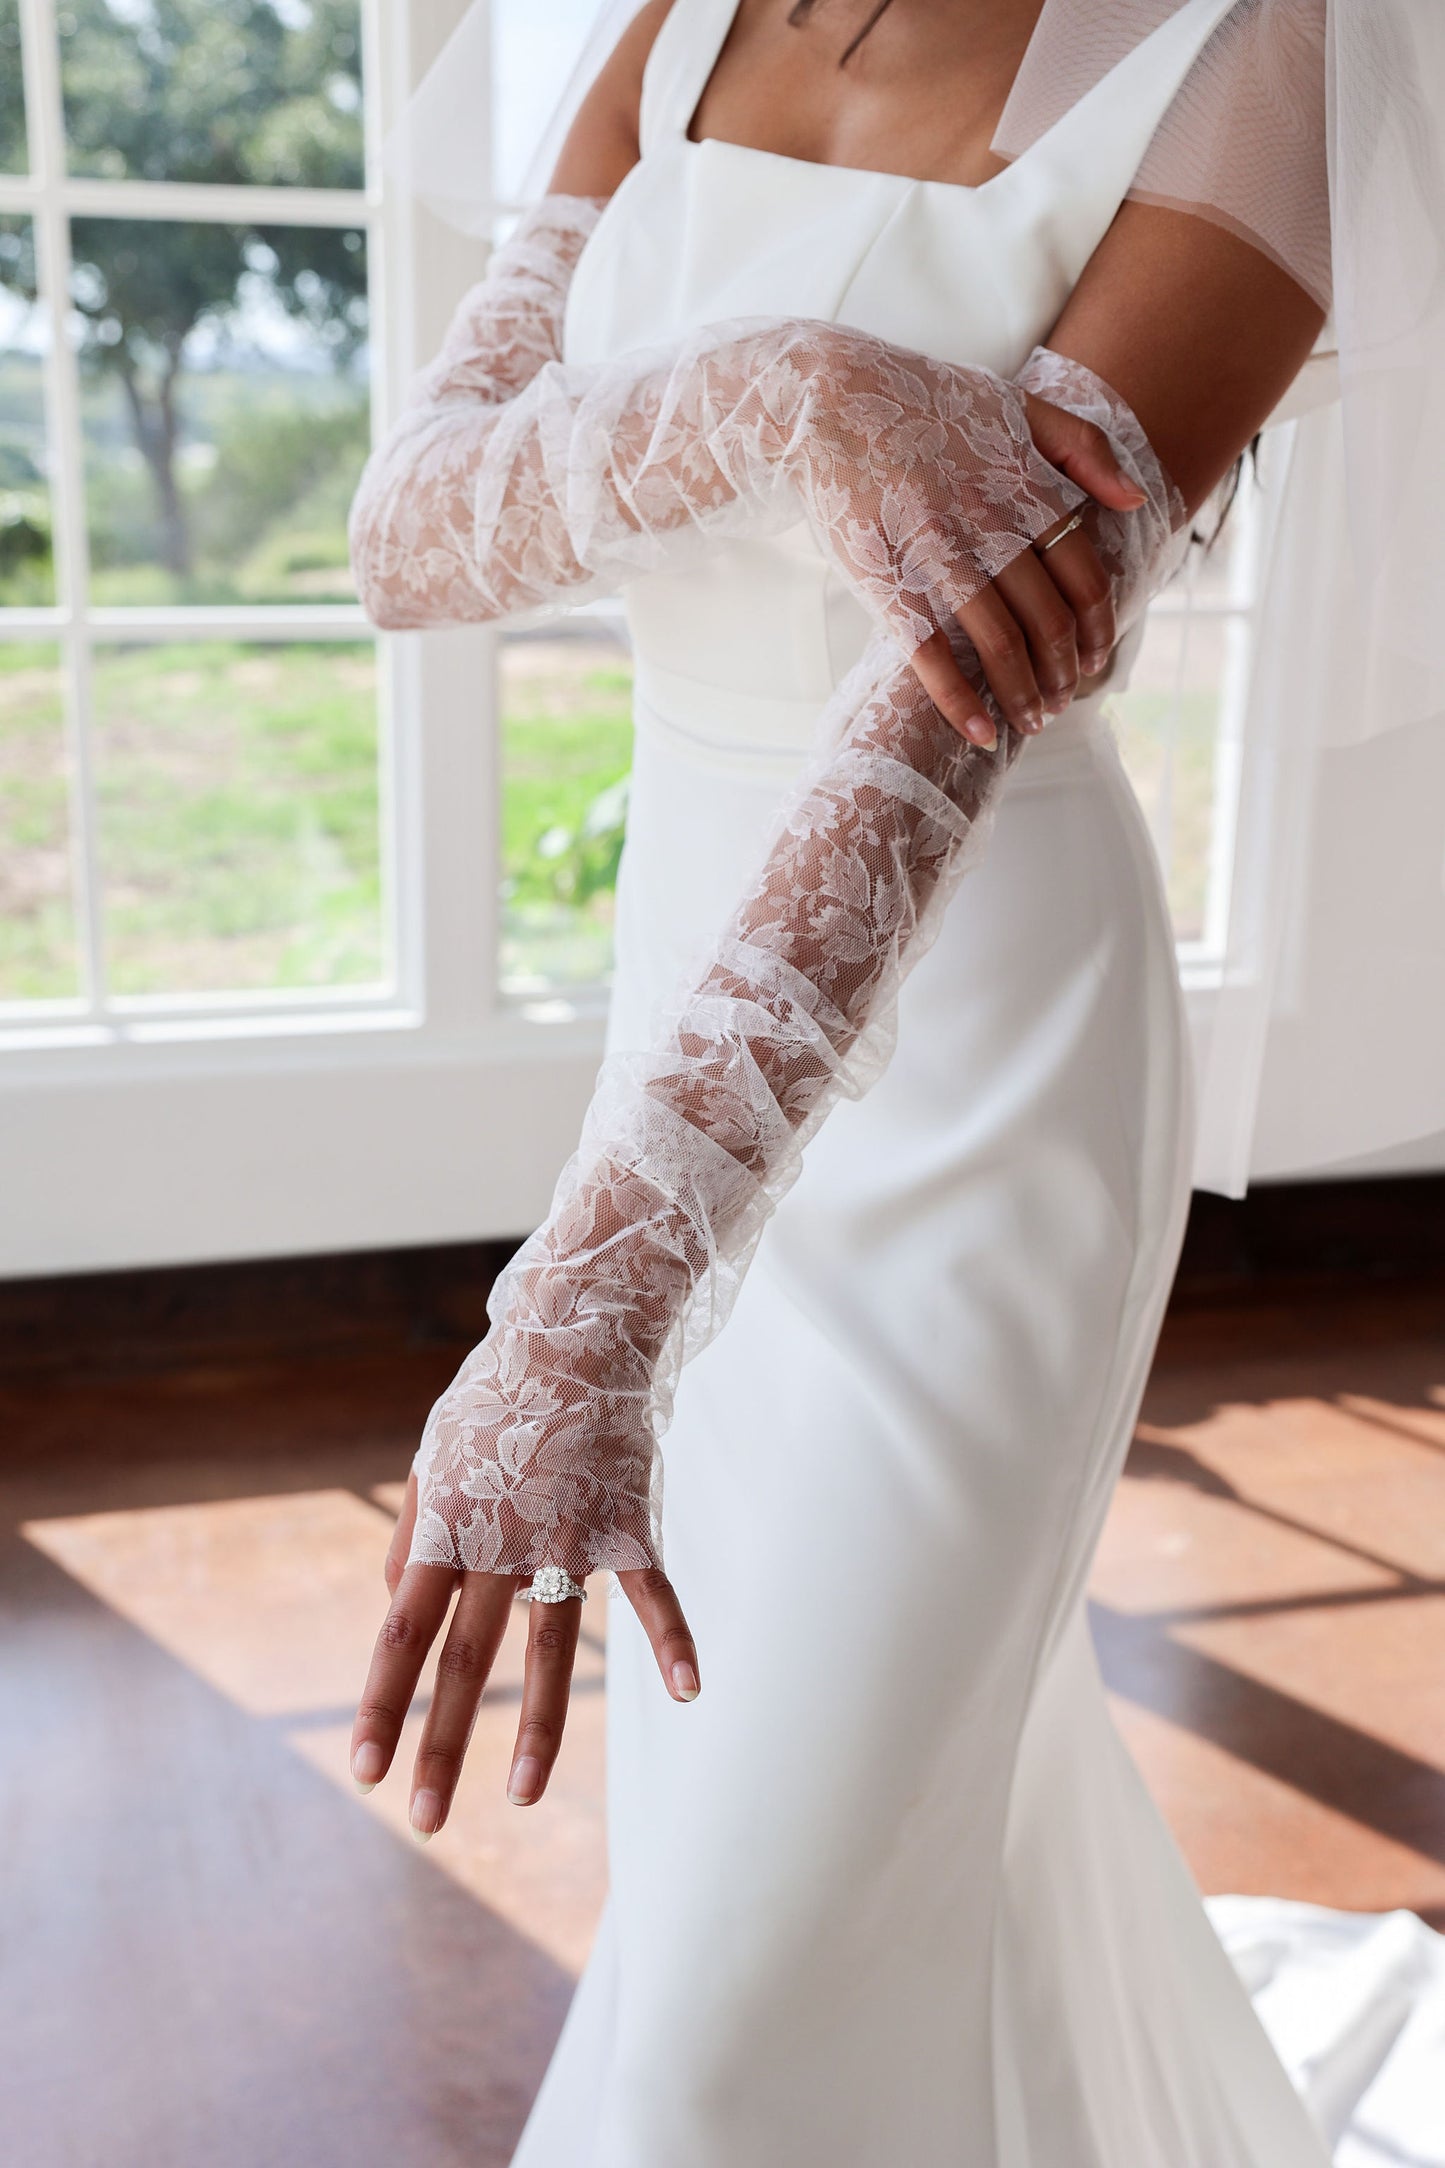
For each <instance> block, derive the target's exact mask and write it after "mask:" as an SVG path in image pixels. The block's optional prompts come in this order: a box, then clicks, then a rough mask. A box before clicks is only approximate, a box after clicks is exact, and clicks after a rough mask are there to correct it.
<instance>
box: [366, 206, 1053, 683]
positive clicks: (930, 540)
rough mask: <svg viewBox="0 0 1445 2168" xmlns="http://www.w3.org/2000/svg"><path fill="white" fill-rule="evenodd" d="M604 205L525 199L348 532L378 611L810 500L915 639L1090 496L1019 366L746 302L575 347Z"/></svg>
mask: <svg viewBox="0 0 1445 2168" xmlns="http://www.w3.org/2000/svg"><path fill="white" fill-rule="evenodd" d="M597 215H598V207H597V206H596V205H595V204H593V203H591V202H588V201H581V202H579V201H578V200H577V199H574V198H567V197H560V198H559V197H552V198H547V199H545V200H544V201H543V203H542V204H540V205H539V206H538V207H537V209H536V210H535V211H534V212H532V213H531V214H530V215H529V217H528V218H527V219H525V220H524V221H523V223H522V225H521V226H520V227H519V228H518V230H517V232H516V234H515V235H514V236H513V238H512V239H511V240H510V241H509V242H508V243H507V244H506V246H505V247H504V248H502V249H500V250H498V252H497V254H496V256H495V257H494V259H493V262H492V265H491V267H490V269H489V270H488V273H487V276H486V277H485V278H484V279H482V280H481V281H480V282H479V284H478V285H477V286H476V287H474V288H473V289H472V291H471V292H470V293H469V294H468V295H467V296H466V297H465V298H464V300H463V301H462V303H461V305H460V307H459V309H458V310H457V313H456V316H455V317H454V319H453V322H452V325H451V327H450V329H449V331H448V334H447V339H446V342H445V345H444V346H443V349H442V352H441V354H440V355H439V356H438V358H437V360H436V362H435V363H434V364H433V365H432V367H431V368H430V369H429V370H427V371H425V372H423V374H422V375H421V377H420V378H419V379H418V380H417V383H416V384H415V386H414V387H413V389H412V393H411V395H410V397H409V399H408V401H407V403H406V406H405V409H404V411H403V413H402V414H401V416H400V417H399V419H398V421H397V423H396V425H395V426H394V427H393V429H392V430H391V431H390V433H389V434H388V436H387V437H386V439H385V440H384V442H383V443H381V444H380V445H378V446H377V448H376V450H375V451H374V452H373V454H372V456H371V458H370V460H369V461H368V463H367V465H366V468H365V470H364V472H363V474H362V477H361V481H360V484H359V485H358V489H357V493H356V497H355V499H354V502H353V505H352V510H351V521H350V536H351V554H352V565H353V570H354V572H355V576H356V581H357V587H358V592H359V593H360V595H361V599H362V601H363V603H364V605H365V607H366V609H367V611H368V613H369V615H370V616H371V617H372V618H373V619H374V621H375V622H376V623H377V624H378V625H381V626H384V627H389V628H405V627H408V626H419V625H435V624H445V623H455V622H459V621H465V620H486V619H493V618H499V617H505V616H508V615H512V614H515V613H517V612H520V611H525V610H533V609H537V608H540V607H543V606H546V605H551V604H557V603H562V602H575V601H577V600H579V599H581V598H582V597H583V596H585V595H586V594H588V593H592V592H598V591H601V590H603V589H607V588H612V587H615V586H616V585H618V584H619V583H620V582H621V581H623V580H626V579H627V578H629V577H631V576H635V575H636V574H638V573H642V572H647V571H653V570H656V569H658V568H659V567H661V566H663V565H667V564H672V563H676V562H677V559H678V553H679V552H680V551H682V550H685V549H688V548H692V547H697V546H700V545H701V546H706V544H707V543H708V541H709V539H711V538H717V537H721V536H726V535H732V534H742V533H746V534H757V533H760V532H768V531H777V530H779V529H782V528H785V527H789V526H792V525H795V524H796V523H797V521H798V520H799V519H800V518H804V519H807V520H808V521H809V522H810V524H811V526H812V528H813V530H814V532H815V534H816V535H817V537H818V540H819V543H820V546H821V547H822V548H823V549H824V550H825V551H826V552H827V553H828V554H829V555H830V556H831V557H832V558H833V561H834V562H835V563H836V564H837V566H838V568H839V570H840V572H841V573H842V574H843V576H844V578H845V579H847V581H848V582H849V584H850V585H851V586H852V588H853V589H854V591H855V593H857V594H858V595H859V596H860V597H861V598H862V600H863V601H864V603H865V604H866V605H867V606H868V607H869V609H870V610H871V611H872V613H873V615H874V618H875V620H876V621H877V623H878V625H879V626H880V628H882V629H883V630H886V631H888V632H890V633H892V635H893V636H894V638H895V639H896V640H897V641H898V642H899V644H900V645H901V646H902V647H903V648H904V649H905V651H911V650H912V649H914V648H916V647H918V646H919V645H921V643H922V642H923V641H924V640H926V639H928V638H929V637H930V635H931V634H932V633H933V632H934V631H935V630H937V629H939V628H940V627H942V628H944V629H946V628H947V626H948V624H949V623H950V622H951V621H952V615H953V612H954V611H955V610H956V609H958V608H959V607H960V606H961V605H962V604H963V603H965V602H967V601H968V600H969V599H970V597H971V596H973V595H975V594H976V593H977V592H978V591H979V589H980V588H982V587H984V586H986V585H987V584H988V582H989V581H990V580H992V579H994V578H996V576H997V575H998V573H1000V572H1001V571H1002V570H1003V569H1004V567H1005V566H1006V565H1007V564H1008V563H1009V562H1010V561H1011V560H1012V559H1013V558H1014V557H1016V556H1017V555H1018V554H1019V552H1020V551H1021V550H1023V549H1025V548H1027V547H1028V545H1029V544H1030V543H1031V542H1032V541H1034V540H1036V539H1037V538H1038V537H1039V536H1040V535H1042V534H1044V533H1045V532H1046V531H1047V530H1048V528H1049V527H1051V526H1052V525H1053V524H1054V523H1055V522H1056V521H1057V520H1058V519H1059V518H1060V517H1061V516H1062V514H1064V513H1065V512H1068V511H1071V510H1073V509H1074V508H1075V506H1077V505H1079V504H1080V503H1082V502H1083V499H1084V492H1083V491H1082V490H1081V489H1080V488H1078V487H1077V485H1076V484H1074V483H1073V482H1070V481H1068V480H1066V479H1065V477H1064V476H1062V475H1061V474H1060V473H1059V472H1058V470H1057V469H1056V468H1054V467H1052V466H1050V465H1049V463H1048V461H1047V460H1045V459H1044V458H1043V457H1042V456H1041V455H1040V454H1039V453H1038V452H1037V451H1036V450H1035V449H1034V445H1033V440H1032V437H1031V434H1030V431H1029V425H1028V418H1027V413H1026V410H1025V406H1024V402H1023V399H1022V397H1021V395H1020V393H1019V390H1018V388H1017V387H1016V386H1015V385H1013V384H1011V383H1007V382H1005V381H1004V380H1003V379H1001V378H1000V377H998V376H996V375H994V374H993V372H992V371H990V370H987V369H979V368H959V367H954V366H952V365H951V364H949V363H946V362H938V361H933V360H931V359H930V358H929V357H928V356H926V355H923V354H915V353H910V352H907V351H905V350H903V349H902V348H899V347H895V346H890V345H889V344H888V343H887V342H886V341H884V340H882V339H875V338H872V337H869V336H868V335H867V334H865V333H863V332H857V331H852V330H849V329H847V328H846V327H844V326H840V325H834V324H828V323H814V322H810V321H802V320H794V319H783V320H773V319H749V320H747V321H745V322H736V323H726V324H719V325H713V326H709V327H708V328H707V329H706V330H703V331H700V332H698V333H696V334H694V335H692V336H690V337H687V338H685V339H683V340H681V341H680V342H679V343H678V344H677V345H676V346H674V347H670V348H667V349H663V350H658V351H655V352H653V351H649V352H638V353H632V354H627V355H623V356H621V357H619V358H618V359H616V360H614V361H609V362H602V363H597V364H590V365H587V366H580V365H568V364H567V363H565V362H563V361H562V360H560V359H559V358H558V356H559V353H560V347H561V332H562V319H563V311H564V308H565V300H566V291H567V286H568V284H569V282H570V279H571V274H572V269H573V267H574V265H575V263H576V261H577V258H578V257H579V256H580V254H581V251H582V249H583V247H585V245H586V240H587V236H588V234H589V233H590V231H591V228H592V226H593V225H594V224H595V223H596V218H597Z"/></svg>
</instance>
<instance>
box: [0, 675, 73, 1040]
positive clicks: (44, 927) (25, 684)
mask: <svg viewBox="0 0 1445 2168" xmlns="http://www.w3.org/2000/svg"><path fill="white" fill-rule="evenodd" d="M68 835H69V806H68V788H67V780H66V759H65V736H64V714H63V709H62V704H61V680H60V669H59V658H58V656H57V653H56V650H55V648H54V647H53V646H52V645H51V644H50V643H49V642H42V641H36V642H30V641H18V640H17V641H13V642H12V641H4V642H0V1001H54V1000H57V999H64V998H65V997H66V996H68V995H74V994H75V992H76V991H77V983H76V968H77V966H76V948H75V926H74V921H73V918H72V913H71V901H70V894H71V883H70V855H69V844H68Z"/></svg>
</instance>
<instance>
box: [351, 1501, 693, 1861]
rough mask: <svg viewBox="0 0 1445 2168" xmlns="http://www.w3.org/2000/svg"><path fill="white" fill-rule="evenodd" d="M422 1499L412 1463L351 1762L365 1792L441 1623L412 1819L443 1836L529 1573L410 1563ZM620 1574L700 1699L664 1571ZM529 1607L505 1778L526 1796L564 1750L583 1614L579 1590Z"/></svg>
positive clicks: (673, 1678) (689, 1641) (667, 1671)
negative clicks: (508, 1769) (513, 1734)
mask: <svg viewBox="0 0 1445 2168" xmlns="http://www.w3.org/2000/svg"><path fill="white" fill-rule="evenodd" d="M416 1502H417V1484H416V1477H415V1475H413V1476H412V1477H411V1478H410V1479H409V1481H408V1483H407V1486H406V1498H405V1500H404V1502H403V1505H402V1509H401V1512H400V1514H399V1515H398V1517H397V1523H396V1528H395V1530H394V1532H393V1535H392V1539H391V1544H390V1547H389V1549H388V1551H387V1554H386V1585H387V1589H388V1591H389V1593H390V1596H391V1605H390V1608H389V1609H388V1611H387V1614H386V1618H385V1620H384V1621H383V1624H382V1628H381V1632H380V1633H379V1634H378V1636H377V1640H376V1647H375V1650H374V1651H373V1653H372V1659H371V1669H370V1671H369V1672H368V1673H367V1679H366V1687H365V1691H364V1692H363V1694H362V1697H361V1704H360V1707H359V1708H358V1710H357V1712H356V1722H355V1725H354V1726H353V1729H352V1735H351V1773H352V1775H353V1777H354V1778H355V1780H356V1782H357V1784H358V1785H359V1786H360V1788H361V1789H362V1791H367V1792H369V1791H371V1790H372V1789H373V1788H374V1787H375V1786H376V1785H377V1784H378V1783H379V1782H380V1781H381V1779H382V1777H384V1776H385V1774H386V1772H387V1770H388V1769H389V1768H390V1767H391V1763H392V1759H393V1757H394V1755H395V1753H396V1747H397V1741H398V1740H399V1738H400V1736H401V1729H402V1725H403V1723H404V1722H405V1720H406V1716H407V1713H408V1711H409V1710H410V1708H411V1704H412V1698H413V1696H414V1695H415V1693H416V1688H417V1681H418V1679H419V1678H420V1676H421V1669H422V1665H423V1664H424V1663H425V1661H426V1658H427V1654H428V1652H429V1650H430V1649H431V1647H432V1644H433V1643H434V1642H435V1640H436V1638H437V1636H438V1634H440V1633H441V1632H442V1630H443V1628H444V1627H445V1629H446V1638H445V1640H444V1641H443V1643H442V1648H441V1654H440V1656H439V1658H438V1660H437V1673H436V1687H435V1690H434V1692H433V1694H432V1699H431V1707H430V1708H429V1709H428V1711H427V1716H426V1722H425V1725H424V1726H423V1729H422V1736H421V1743H420V1745H419V1747H418V1749H417V1756H416V1761H415V1763H414V1765H413V1768H412V1779H411V1805H410V1811H409V1815H408V1819H409V1821H410V1824H411V1829H412V1833H413V1835H414V1836H416V1837H418V1838H419V1839H421V1840H422V1841H425V1840H426V1839H427V1838H428V1837H433V1836H435V1834H436V1832H437V1831H438V1830H439V1829H440V1828H441V1826H442V1824H443V1822H445V1820H446V1818H447V1814H448V1812H449V1810H450V1808H451V1803H452V1797H453V1794H454V1792H455V1790H456V1785H457V1778H458V1777H459V1775H460V1774H461V1766H462V1761H463V1758H464V1756H465V1754H466V1751H467V1745H468V1742H469V1741H470V1739H471V1735H472V1727H473V1725H474V1724H475V1722H476V1717H477V1709H478V1707H479V1705H480V1703H481V1698H482V1694H483V1691H484V1689H485V1687H486V1683H487V1680H488V1678H489V1677H490V1675H491V1671H492V1666H493V1665H494V1663H495V1662H496V1658H497V1652H498V1650H499V1649H500V1647H501V1645H502V1640H503V1637H504V1635H505V1634H506V1631H507V1621H508V1619H509V1617H510V1616H511V1609H512V1601H513V1598H514V1596H515V1594H516V1592H517V1590H518V1589H520V1588H525V1587H526V1586H527V1584H528V1583H529V1582H530V1580H531V1575H530V1574H510V1573H455V1572H453V1571H452V1570H451V1569H450V1568H449V1567H446V1566H421V1565H417V1566H412V1565H408V1564H407V1557H408V1553H409V1552H410V1550H411V1542H412V1531H413V1528H414V1527H415V1524H416ZM617 1580H618V1583H619V1585H620V1586H621V1588H622V1590H623V1592H624V1593H625V1595H626V1596H627V1597H628V1599H629V1601H630V1602H631V1604H632V1607H633V1609H634V1610H635V1611H636V1613H637V1615H638V1617H639V1618H640V1619H641V1621H642V1624H643V1628H644V1630H645V1632H646V1634H647V1638H648V1640H649V1641H650V1642H651V1644H652V1649H653V1653H654V1655H655V1656H656V1658H657V1663H658V1669H659V1670H660V1671H661V1673H662V1676H663V1681H664V1684H665V1685H666V1686H667V1690H668V1692H669V1693H670V1694H671V1695H672V1698H673V1700H674V1701H692V1700H694V1699H695V1698H696V1695H697V1691H698V1670H697V1650H696V1647H695V1646H694V1643H693V1638H692V1635H691V1633H690V1632H689V1631H688V1626H687V1621H686V1619H685V1618H684V1617H683V1614H682V1606H681V1605H680V1604H679V1602H678V1600H677V1596H676V1593H675V1591H674V1589H673V1586H672V1583H671V1582H670V1581H669V1580H668V1578H667V1575H666V1574H665V1573H663V1572H662V1571H661V1569H660V1568H658V1567H655V1566H650V1567H641V1568H638V1569H637V1570H635V1571H633V1572H626V1573H619V1574H618V1576H617ZM454 1595H455V1597H456V1608H455V1609H454V1610H453V1609H452V1598H453V1596H454ZM528 1611H529V1614H530V1616H529V1619H528V1630H527V1654H526V1668H525V1672H524V1676H523V1684H522V1707H521V1713H520V1715H519V1717H518V1721H517V1741H516V1746H515V1748H514V1750H513V1754H512V1763H511V1772H510V1775H509V1777H508V1780H507V1797H508V1798H509V1799H510V1800H511V1801H512V1802H513V1804H514V1805H516V1806H519V1807H521V1806H531V1805H532V1804H533V1803H534V1802H535V1801H536V1800H538V1799H540V1798H541V1796H542V1794H543V1792H544V1791H545V1790H546V1788H547V1779H548V1777H549V1776H550V1775H551V1773H552V1769H553V1766H554V1764H555V1762H556V1760H557V1754H558V1751H559V1749H560V1747H561V1744H562V1732H563V1727H564V1725H565V1723H566V1720H567V1704H568V1699H569V1695H570V1691H571V1685H572V1670H573V1665H574V1663H575V1661H576V1656H577V1640H578V1635H579V1634H580V1632H581V1626H582V1605H581V1602H580V1601H579V1600H578V1599H577V1598H575V1597H574V1598H572V1599H570V1600H569V1601H567V1602H565V1603H532V1604H529V1606H528ZM449 1612H450V1614H451V1616H450V1622H448V1613H449Z"/></svg>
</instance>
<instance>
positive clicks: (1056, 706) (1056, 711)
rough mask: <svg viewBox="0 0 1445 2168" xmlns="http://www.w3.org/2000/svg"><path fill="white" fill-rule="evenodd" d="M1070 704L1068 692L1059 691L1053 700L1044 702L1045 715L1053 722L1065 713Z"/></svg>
mask: <svg viewBox="0 0 1445 2168" xmlns="http://www.w3.org/2000/svg"><path fill="white" fill-rule="evenodd" d="M1068 704H1069V695H1068V694H1067V693H1057V694H1056V695H1055V696H1054V698H1053V699H1052V700H1046V701H1045V702H1044V715H1045V717H1046V718H1047V720H1048V721H1049V722H1053V721H1054V720H1055V719H1056V718H1057V717H1058V716H1060V715H1062V714H1063V712H1064V710H1065V708H1066V707H1067V706H1068Z"/></svg>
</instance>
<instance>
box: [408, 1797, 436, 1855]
mask: <svg viewBox="0 0 1445 2168" xmlns="http://www.w3.org/2000/svg"><path fill="white" fill-rule="evenodd" d="M441 1819H442V1800H441V1793H440V1792H418V1793H417V1795H416V1797H415V1799H413V1801H412V1803H411V1833H412V1835H413V1836H414V1837H415V1838H416V1841H417V1843H418V1844H430V1842H431V1840H432V1838H433V1837H434V1836H435V1835H436V1833H437V1831H438V1829H439V1828H440V1827H441Z"/></svg>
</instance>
